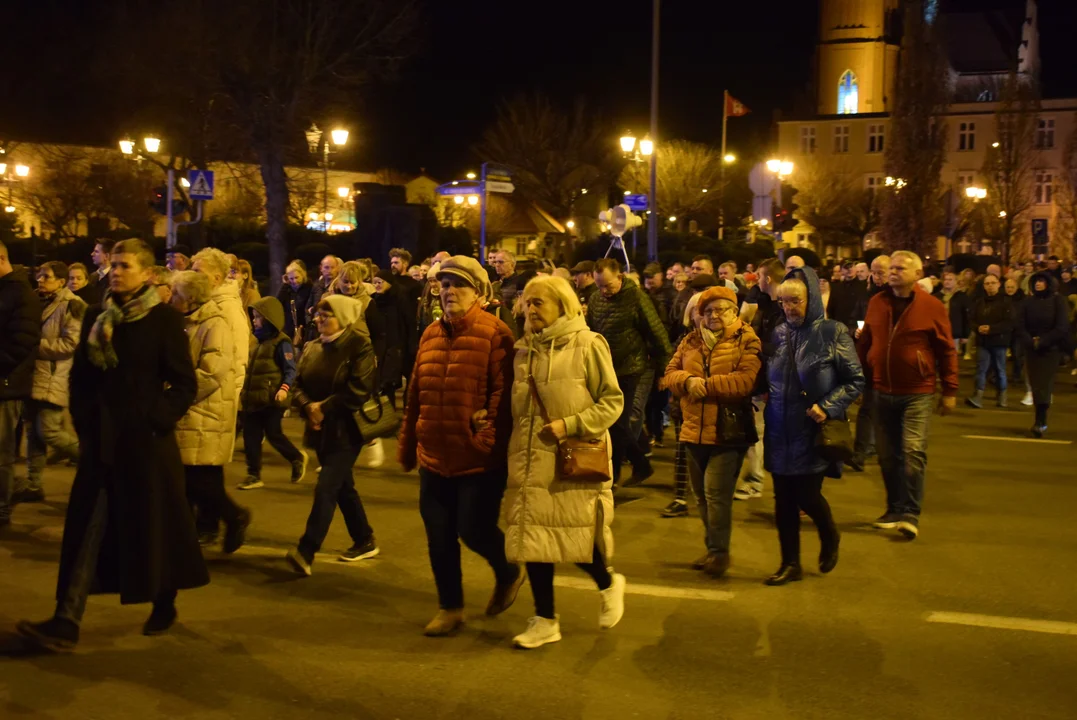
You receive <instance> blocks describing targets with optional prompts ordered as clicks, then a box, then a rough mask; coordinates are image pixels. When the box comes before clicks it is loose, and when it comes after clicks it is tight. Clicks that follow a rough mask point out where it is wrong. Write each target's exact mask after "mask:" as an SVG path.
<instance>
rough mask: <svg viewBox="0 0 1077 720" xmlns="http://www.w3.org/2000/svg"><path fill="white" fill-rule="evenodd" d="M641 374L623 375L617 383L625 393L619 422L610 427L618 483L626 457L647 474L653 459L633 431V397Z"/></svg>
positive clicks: (615, 480) (637, 468)
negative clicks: (649, 458)
mask: <svg viewBox="0 0 1077 720" xmlns="http://www.w3.org/2000/svg"><path fill="white" fill-rule="evenodd" d="M639 380H640V376H639V375H623V376H621V377H618V378H617V384H618V385H620V386H621V392H622V393H623V394H624V399H625V403H624V409H623V410H621V416H620V417H619V418H617V422H615V423H614V424H613V427H611V428H610V443H611V444H612V445H613V452H612V455H613V483H614V484H615V485H616V484H617V483H618V482H620V479H621V465H623V464H624V461H625V458H627V459H628V461H629V462H630V463H632V467H633V469H634V470H635V471H636V472H637V473H640V474H647V470H648V469H649V468H650V467H651V461H650V460H648V459H647V456H646V453H645V452H644V450H643V448H642V447H641V446H640V443H639V436H638V435H635V434H633V433H632V399H633V398H634V397H635V396H636V387H637V386H638V385H639Z"/></svg>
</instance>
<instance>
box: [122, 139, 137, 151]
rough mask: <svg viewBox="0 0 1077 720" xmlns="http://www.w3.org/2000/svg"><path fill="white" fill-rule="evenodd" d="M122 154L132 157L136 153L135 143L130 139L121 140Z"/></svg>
mask: <svg viewBox="0 0 1077 720" xmlns="http://www.w3.org/2000/svg"><path fill="white" fill-rule="evenodd" d="M120 152H122V153H123V154H124V155H132V154H134V152H135V141H134V140H130V139H128V138H124V139H123V140H120Z"/></svg>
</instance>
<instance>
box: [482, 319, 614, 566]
mask: <svg viewBox="0 0 1077 720" xmlns="http://www.w3.org/2000/svg"><path fill="white" fill-rule="evenodd" d="M515 347H516V357H515V360H514V361H513V383H512V418H513V430H512V438H511V439H510V440H509V477H508V488H507V491H506V493H505V500H504V503H503V505H502V510H503V514H504V517H505V523H506V530H505V550H506V554H507V555H508V558H509V560H510V561H512V562H549V563H562V562H583V563H585V562H591V559H592V553H593V549H594V547H595V545H596V544H597V545H598V546H599V549H600V550H601V551H602V554H603V556H604V557H605V558H607V559H608V558H610V557H612V556H613V533H612V532H611V530H610V525H611V523H612V522H613V488H612V482H606V483H604V484H602V485H598V484H594V483H572V482H564V481H562V479H561V478H560V477H558V465H557V441H556V440H554V439H553V438H552V437H548V436H547V435H545V434H540V432H541V430H542V428H543V426H544V425H545V424H546V423H545V422H544V421H543V419H542V415H541V412H540V410H539V408H538V406H537V404H536V403H535V402H534V400H533V399H532V397H531V390H530V385H529V383H528V376H529V374H532V373H533V375H534V378H535V382H536V385H537V387H538V392H539V396H540V397H541V398H542V402H543V404H545V406H546V410H547V412H548V413H549V417H550V419H551V420H557V419H564V420H565V425H566V429H567V432H568V435H569V436H570V437H587V438H593V437H600V436H601V437H605V438H606V445H607V447H610V444H609V428H610V426H612V425H613V424H614V423H615V422H616V421H617V418H618V417H620V415H621V409H622V407H623V406H624V397H623V395H622V393H621V389H620V387H618V385H617V378H616V376H615V375H614V372H613V360H612V358H611V357H610V348H609V345H608V344H607V343H606V340H605V339H604V338H603V337H602V336H601V335H599V334H597V333H593V332H591V331H590V330H588V329H587V322H586V321H585V320H584V318H583V316H582V315H578V316H576V317H574V318H571V319H568V318H565V317H561V318H560V319H558V320H557V322H555V323H554V324H553V325H551V326H550V327H548V328H546V330H544V331H542V332H539V333H533V334H531V333H529V334H527V335H525V336H524V337H523V338H521V339H520V340H518V341H517V342H516V346H515ZM611 470H612V466H611Z"/></svg>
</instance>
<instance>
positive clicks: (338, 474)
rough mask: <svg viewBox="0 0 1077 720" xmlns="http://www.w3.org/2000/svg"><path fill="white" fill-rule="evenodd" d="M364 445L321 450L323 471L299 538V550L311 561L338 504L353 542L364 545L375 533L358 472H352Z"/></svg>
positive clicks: (330, 523) (331, 521)
mask: <svg viewBox="0 0 1077 720" xmlns="http://www.w3.org/2000/svg"><path fill="white" fill-rule="evenodd" d="M361 449H362V448H361V447H360V446H355V445H342V446H341V447H337V448H334V449H333V450H329V451H324V452H323V451H322V450H319V451H318V462H319V463H321V465H322V471H321V472H320V473H318V484H317V485H316V486H315V487H314V502H313V503H312V504H311V507H310V515H309V516H308V517H307V528H306V530H305V531H304V532H303V537H301V538H299V552H301V553H303V557H305V558H306V559H307V560H308V561H310V560H313V559H314V554H315V553H316V552H318V551H319V550H320V549H321V547H322V543H323V542H325V536H326V535H328V534H329V526H330V525H332V524H333V515H334V514H336V510H337V508H338V507H339V508H340V514H341V515H342V516H343V517H344V524H345V525H346V526H347V527H348V534H349V535H351V538H352V543H354V544H355V545H364V544H365V543H366V542H367V541H368V540H370V538H372V537H373V536H374V529H373V528H372V527H370V522H369V521H368V520H367V516H366V509H365V508H364V507H363V501H362V499H361V498H360V497H359V492H358V491H357V490H356V489H355V476H354V475H353V473H352V466H354V465H355V460H356V458H358V457H359V451H360V450H361Z"/></svg>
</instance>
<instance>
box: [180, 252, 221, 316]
mask: <svg viewBox="0 0 1077 720" xmlns="http://www.w3.org/2000/svg"><path fill="white" fill-rule="evenodd" d="M202 252H205V251H202ZM218 252H220V251H219V250H218ZM172 292H174V293H176V294H177V295H182V296H183V298H184V299H185V300H186V301H187V302H189V303H191V304H192V305H205V304H206V303H207V302H209V300H210V296H211V293H212V292H213V290H212V288H210V286H209V278H208V277H206V276H205V275H204V274H203V273H200V272H195V271H194V270H181V271H180V272H178V273H172Z"/></svg>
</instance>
